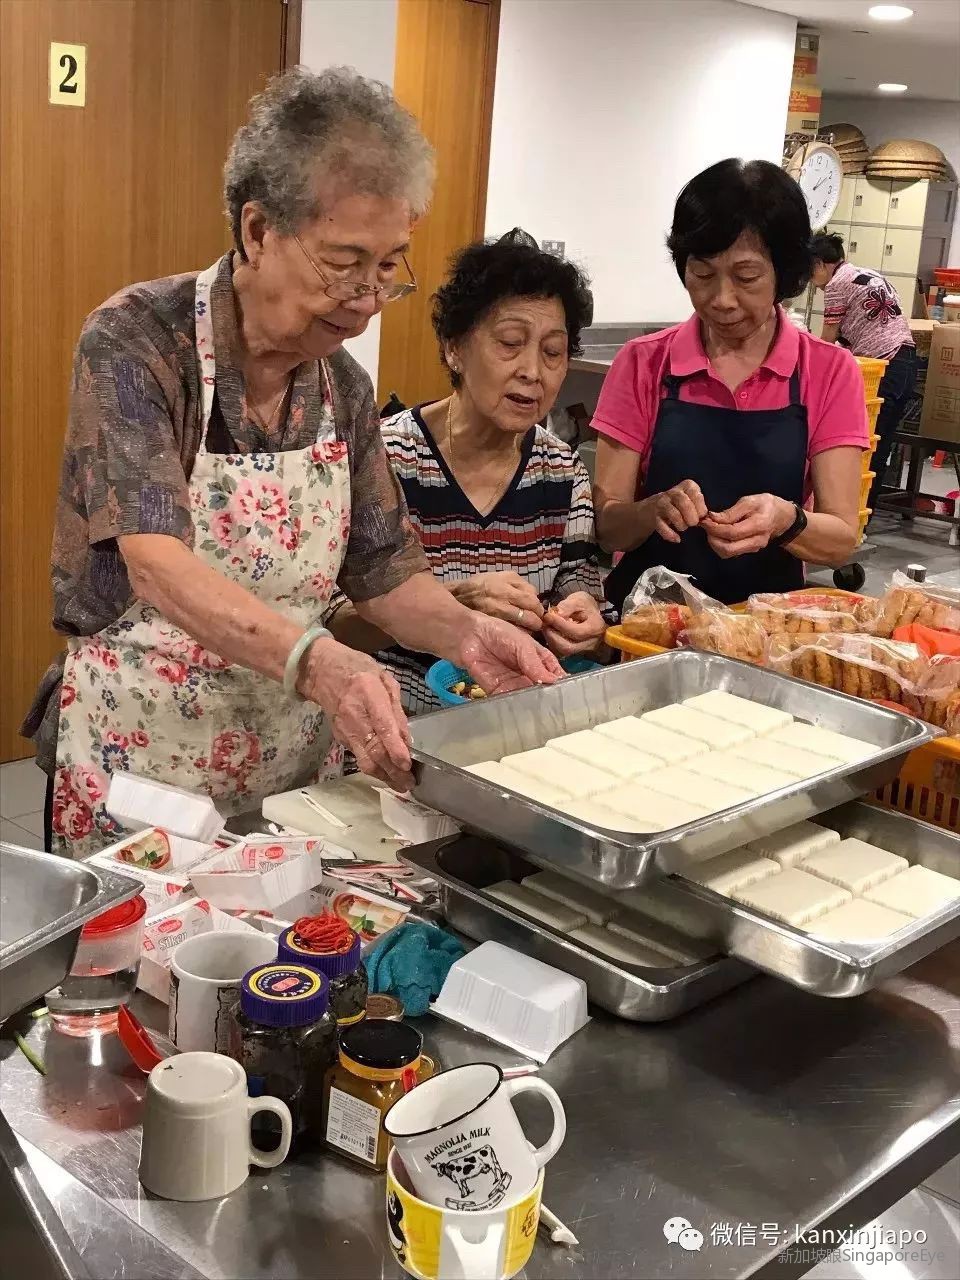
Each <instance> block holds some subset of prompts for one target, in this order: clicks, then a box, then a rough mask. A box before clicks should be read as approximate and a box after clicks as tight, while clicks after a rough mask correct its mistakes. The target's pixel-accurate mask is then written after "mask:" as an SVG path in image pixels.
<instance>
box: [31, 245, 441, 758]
mask: <svg viewBox="0 0 960 1280" xmlns="http://www.w3.org/2000/svg"><path fill="white" fill-rule="evenodd" d="M196 279H197V273H196V272H191V273H189V274H187V275H179V276H168V277H166V278H164V279H162V280H151V281H148V282H147V283H145V284H135V285H131V286H130V287H129V288H126V289H123V290H122V291H121V292H120V293H117V294H115V295H114V296H113V297H112V298H110V299H108V300H107V301H106V302H105V303H103V305H102V306H100V307H98V308H97V310H96V311H94V312H93V313H92V314H91V315H90V316H88V317H87V320H86V321H85V323H84V326H83V330H82V332H81V334H80V341H79V343H78V345H77V350H76V354H75V356H74V363H73V382H72V386H71V393H70V413H69V419H68V423H67V437H66V443H65V445H64V455H63V468H62V472H61V478H60V491H59V495H58V500H57V513H56V522H55V527H54V537H53V553H52V557H51V570H52V578H53V625H54V627H55V628H56V629H57V630H58V631H60V632H63V633H64V634H65V635H68V636H91V635H96V634H97V632H99V631H101V630H103V628H104V627H107V626H109V625H110V624H111V623H113V622H115V621H116V620H117V619H118V618H120V617H122V616H123V614H124V613H125V612H126V611H127V609H128V608H129V607H130V605H131V604H132V602H133V594H132V592H131V589H130V581H129V578H128V577H127V571H126V566H125V564H124V561H123V557H122V556H121V554H120V551H119V548H118V546H117V538H118V537H121V536H122V535H124V534H131V533H164V534H169V535H171V536H172V537H175V538H179V539H181V540H182V541H183V542H185V543H186V544H187V546H192V545H193V526H192V522H191V519H190V504H189V494H188V481H189V477H190V474H191V471H192V470H193V463H194V459H195V458H196V456H197V450H198V448H199V445H200V430H201V427H200V419H201V408H200V383H199V379H198V377H197V362H196V355H195V348H194V336H195V325H194V294H195V286H196ZM210 306H211V311H212V319H213V331H214V342H215V344H216V351H217V384H216V397H215V401H214V410H213V416H212V418H211V422H210V429H209V431H208V433H207V448H208V449H210V450H211V451H214V452H217V453H253V454H255V453H260V452H266V451H269V452H276V451H277V450H278V449H279V450H285V449H305V448H307V447H309V445H310V444H311V443H312V441H313V440H314V439H315V438H316V434H317V426H318V421H319V416H318V415H319V412H320V407H321V403H322V394H321V390H320V387H321V383H320V379H319V376H318V372H319V371H318V366H317V362H316V361H306V362H305V363H304V364H302V365H300V366H299V367H298V368H297V370H296V372H295V374H294V380H293V389H292V392H291V395H290V403H289V409H288V412H287V417H286V421H285V422H284V424H283V426H282V429H281V431H280V433H279V436H271V437H269V438H268V437H267V436H266V435H265V434H264V432H263V431H262V429H261V428H260V427H259V426H258V425H257V424H256V422H255V421H254V420H253V418H252V415H249V414H248V412H247V406H246V401H245V398H244V383H243V375H242V372H241V360H240V352H241V343H240V333H239V327H238V323H237V308H236V302H235V297H234V292H233V254H232V253H227V254H225V255H224V257H223V258H222V259H221V260H220V265H219V269H218V272H217V278H216V281H215V282H214V285H213V288H212V290H211V293H210ZM326 366H327V372H328V375H329V379H330V386H331V389H332V392H333V401H334V417H335V419H336V424H337V438H338V439H339V440H342V441H343V442H344V443H345V444H346V446H347V454H348V457H349V460H350V473H351V486H352V492H351V497H352V508H353V509H352V519H351V530H350V539H349V542H348V544H347V552H346V559H345V561H344V565H343V568H342V570H341V573H340V580H339V585H340V587H341V588H342V590H343V591H344V592H345V593H346V595H347V596H348V597H349V598H350V599H351V600H369V599H371V598H372V597H374V596H378V595H384V594H386V593H387V592H388V591H392V590H393V589H394V588H395V587H398V586H400V585H401V583H403V582H405V581H406V580H407V578H409V577H410V576H411V575H412V574H414V573H420V572H423V570H424V569H425V568H426V565H425V562H424V558H423V552H422V551H421V550H420V546H419V544H418V542H417V539H416V535H415V533H414V532H413V530H412V529H411V527H410V522H409V520H408V519H407V512H406V507H405V505H404V502H403V496H402V494H401V492H400V490H399V487H398V485H397V481H396V477H395V476H394V474H393V472H392V470H391V468H390V463H389V462H388V460H387V456H386V453H385V451H384V448H383V442H382V439H381V436H380V421H379V417H378V414H377V408H376V402H375V400H374V395H373V387H372V385H371V383H370V379H369V377H368V376H367V374H366V373H365V372H364V370H363V369H362V368H361V367H360V365H358V364H357V362H356V361H355V360H354V359H353V357H352V356H349V355H348V354H347V353H346V352H345V351H343V350H341V351H337V352H336V353H335V354H334V355H332V356H331V357H330V358H329V359H328V360H327V361H326ZM63 662H64V659H63V656H61V657H60V658H58V659H57V660H56V661H55V662H54V663H53V664H52V665H51V666H50V668H49V669H48V671H47V672H46V674H45V675H44V677H43V680H42V682H41V685H40V688H39V690H38V692H37V696H36V698H35V699H34V703H33V706H32V708H31V710H30V712H29V714H28V716H27V718H26V721H25V722H24V725H23V729H22V732H23V733H24V735H25V736H27V737H32V738H33V739H34V741H35V743H36V745H37V762H38V763H39V764H40V765H41V767H42V768H44V769H45V770H46V771H47V772H48V773H51V772H52V771H53V767H54V758H55V755H56V742H57V729H58V724H59V702H60V696H59V690H60V678H61V675H62V672H63Z"/></svg>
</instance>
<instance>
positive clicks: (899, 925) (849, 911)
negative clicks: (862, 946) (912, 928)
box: [807, 898, 914, 942]
mask: <svg viewBox="0 0 960 1280" xmlns="http://www.w3.org/2000/svg"><path fill="white" fill-rule="evenodd" d="M913 923H914V922H913V919H912V917H910V916H905V915H904V914H903V912H902V911H891V910H890V908H889V907H881V906H878V905H877V903H875V902H868V901H867V900H866V898H854V900H853V902H847V903H846V904H845V905H844V906H842V907H837V908H835V910H833V911H828V912H827V913H826V915H823V916H819V917H818V918H817V919H816V920H814V921H812V922H811V923H810V924H809V925H808V926H807V932H808V933H815V934H816V935H817V936H818V937H820V938H828V939H830V941H831V942H863V941H864V940H865V939H868V938H885V937H887V935H888V934H891V933H896V931H897V930H898V929H903V928H905V927H906V926H907V925H908V924H913Z"/></svg>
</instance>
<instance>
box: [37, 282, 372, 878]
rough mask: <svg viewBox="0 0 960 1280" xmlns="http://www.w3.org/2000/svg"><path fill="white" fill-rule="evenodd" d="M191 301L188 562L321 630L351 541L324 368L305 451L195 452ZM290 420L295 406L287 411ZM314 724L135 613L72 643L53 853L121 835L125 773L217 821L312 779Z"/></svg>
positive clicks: (321, 734)
mask: <svg viewBox="0 0 960 1280" xmlns="http://www.w3.org/2000/svg"><path fill="white" fill-rule="evenodd" d="M216 272H217V264H215V265H214V266H212V267H210V268H209V269H208V270H207V271H205V272H203V273H202V274H201V275H200V276H199V277H198V279H197V286H196V349H197V361H198V367H199V369H200V377H201V382H202V392H203V422H202V430H201V438H200V449H199V452H198V453H197V457H196V461H195V463H194V467H193V474H192V475H191V477H190V485H189V491H190V509H191V515H192V518H193V526H194V554H195V555H196V556H197V557H198V558H199V559H200V560H202V561H203V562H204V563H206V564H209V565H211V566H212V567H213V568H215V569H216V570H217V572H218V573H222V574H224V575H225V576H226V577H227V578H230V579H232V580H233V581H234V582H238V583H240V585H241V586H243V587H245V588H246V589H247V590H248V591H249V592H251V594H253V595H255V596H256V597H257V598H258V599H259V600H262V601H263V602H264V604H268V605H269V606H270V607H271V608H273V609H275V610H276V611H277V612H278V613H281V614H283V615H284V616H285V617H287V618H289V619H290V620H291V621H293V622H296V623H299V624H300V625H301V626H303V627H307V626H309V625H310V624H311V623H313V622H316V621H318V620H319V619H321V618H322V616H323V612H324V609H325V608H326V605H327V603H328V601H329V599H330V595H331V592H332V590H333V587H334V584H335V582H336V580H337V577H338V575H339V573H340V567H341V564H342V562H343V557H344V551H345V547H346V541H347V537H348V534H349V527H350V472H349V462H348V459H347V447H346V445H345V444H344V443H343V442H341V441H338V440H337V437H336V427H335V423H334V417H333V400H332V394H331V390H330V382H329V379H328V377H327V373H326V369H325V367H324V366H323V364H322V362H321V363H320V365H319V376H320V377H321V378H322V379H323V383H324V386H323V408H322V411H321V415H320V424H319V429H318V432H317V438H316V442H315V443H314V444H313V445H311V446H310V447H309V448H308V449H300V450H289V451H287V452H280V453H257V454H249V453H248V454H215V453H208V452H207V449H206V443H207V431H208V428H209V425H210V417H211V412H212V409H213V402H214V387H215V384H216V359H215V354H214V342H213V324H212V321H211V316H210V305H209V297H210V288H211V285H212V284H213V282H214V280H215V278H216ZM291 412H294V406H291ZM330 748H331V733H330V730H329V727H328V726H327V725H326V724H325V721H324V716H323V713H322V711H320V709H319V708H318V707H317V706H316V705H315V704H314V703H310V702H300V701H297V700H294V699H293V698H290V697H288V696H287V695H286V694H285V693H284V691H283V689H282V687H281V686H280V685H278V684H277V683H276V682H275V681H273V680H270V679H268V678H267V677H266V676H262V675H260V674H258V673H257V672H254V671H250V670H248V669H247V668H246V667H242V666H235V665H232V664H230V663H227V662H225V661H224V660H223V659H222V658H219V657H218V656H217V655H216V654H214V653H210V652H209V651H208V650H206V649H204V648H203V647H202V645H199V644H197V643H196V642H195V641H194V640H193V639H192V638H191V637H190V636H188V635H187V634H186V633H185V632H183V631H181V630H180V628H179V627H177V626H175V625H174V624H173V623H171V622H168V621H167V619H166V618H164V617H163V616H162V615H161V614H160V613H158V612H157V610H156V609H154V608H153V607H152V606H151V605H147V604H144V603H142V602H140V601H134V603H133V604H132V605H131V606H130V608H129V609H128V610H127V612H126V613H125V614H124V615H123V617H122V618H120V619H118V620H117V621H116V622H114V623H112V624H111V625H110V626H108V627H105V628H104V629H103V630H102V631H100V632H99V633H98V634H97V635H94V636H85V637H74V638H72V639H71V640H70V645H69V650H68V653H67V660H66V666H65V669H64V673H63V688H62V693H61V698H60V730H59V739H58V742H57V771H56V776H55V782H54V797H53V831H54V838H53V847H54V852H56V853H65V854H68V855H69V856H72V857H75V858H76V857H85V856H86V855H87V854H90V853H93V852H95V851H96V850H97V849H99V848H102V847H103V846H104V844H105V843H106V842H107V841H111V840H116V839H117V838H118V837H119V836H122V835H123V829H122V828H121V827H120V826H119V825H118V824H117V823H116V822H115V821H114V820H113V819H112V818H110V816H109V815H108V813H107V811H106V807H105V801H106V797H107V789H108V785H109V783H108V776H109V774H111V773H113V772H114V771H115V770H129V771H130V772H131V773H136V774H139V775H140V776H142V777H147V778H153V779H156V780H158V781H160V782H169V783H172V784H173V785H174V786H178V787H183V788H185V789H187V790H190V791H201V792H204V793H206V794H207V795H209V796H211V797H212V798H213V800H214V801H215V802H216V804H217V806H218V808H219V809H220V811H221V813H223V814H224V815H225V816H229V815H231V814H235V813H238V812H241V811H247V810H251V809H256V808H259V806H260V803H261V801H262V800H263V799H264V797H265V796H268V795H270V794H272V793H274V792H278V791H285V790H287V789H289V788H291V787H295V786H297V785H299V784H301V783H303V782H306V781H308V780H310V779H312V778H315V777H316V776H317V773H318V771H319V770H320V768H321V766H322V765H323V764H324V762H325V759H327V760H329V759H331V758H333V759H335V758H336V748H334V749H333V750H328V749H330Z"/></svg>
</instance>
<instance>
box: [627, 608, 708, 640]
mask: <svg viewBox="0 0 960 1280" xmlns="http://www.w3.org/2000/svg"><path fill="white" fill-rule="evenodd" d="M692 617H693V614H692V613H691V611H690V609H689V607H688V606H687V605H684V604H644V605H641V606H640V607H639V609H635V610H634V611H633V613H630V614H626V615H625V616H624V618H623V621H622V622H621V623H620V630H621V631H622V632H623V633H624V635H626V636H629V637H630V639H631V640H641V641H643V643H644V644H657V645H659V646H660V647H661V648H662V649H673V648H675V647H676V643H677V636H678V635H679V634H680V632H681V631H682V630H683V629H684V627H685V626H687V624H688V623H689V622H690V619H691V618H692Z"/></svg>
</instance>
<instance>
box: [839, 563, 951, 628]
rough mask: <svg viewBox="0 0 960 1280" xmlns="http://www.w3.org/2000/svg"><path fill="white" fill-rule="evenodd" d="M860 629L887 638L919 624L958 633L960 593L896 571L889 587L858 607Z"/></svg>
mask: <svg viewBox="0 0 960 1280" xmlns="http://www.w3.org/2000/svg"><path fill="white" fill-rule="evenodd" d="M860 614H861V617H862V620H863V621H864V622H865V623H866V624H867V625H865V626H864V628H863V630H865V631H870V632H872V633H873V635H876V636H882V637H890V636H892V635H893V633H894V631H896V630H897V628H898V627H908V626H910V625H911V624H912V623H915V622H917V623H920V625H921V626H924V627H932V628H933V629H934V630H936V631H957V632H960V590H958V589H957V588H955V587H942V586H937V584H936V583H932V582H914V581H913V580H912V579H911V578H908V577H907V575H906V574H905V573H900V572H899V570H898V571H897V572H896V573H894V575H893V577H892V578H891V580H890V586H889V587H888V588H887V590H886V591H885V592H884V593H883V595H882V596H879V597H878V598H877V599H876V600H864V601H863V603H862V606H861V608H860Z"/></svg>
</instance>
